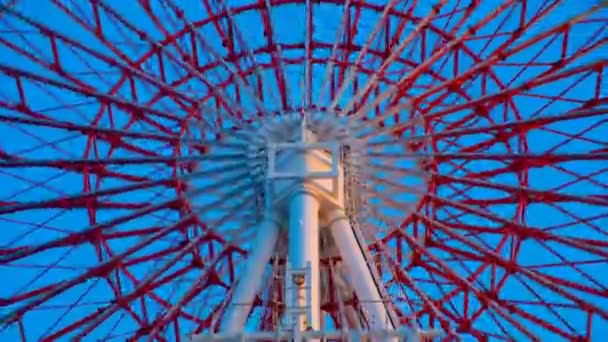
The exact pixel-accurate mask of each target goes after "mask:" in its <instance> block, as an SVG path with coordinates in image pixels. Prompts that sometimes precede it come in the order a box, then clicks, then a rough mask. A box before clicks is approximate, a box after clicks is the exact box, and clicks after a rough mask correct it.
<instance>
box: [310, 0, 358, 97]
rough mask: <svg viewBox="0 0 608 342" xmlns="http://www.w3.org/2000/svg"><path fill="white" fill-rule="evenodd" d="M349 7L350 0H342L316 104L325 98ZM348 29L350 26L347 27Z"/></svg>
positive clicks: (344, 29)
mask: <svg viewBox="0 0 608 342" xmlns="http://www.w3.org/2000/svg"><path fill="white" fill-rule="evenodd" d="M350 9H351V0H345V1H344V6H343V7H342V16H341V19H340V24H339V26H338V29H337V30H336V35H335V38H334V43H333V46H332V48H331V53H330V56H329V59H328V61H327V66H326V67H325V72H324V73H323V79H322V80H321V85H320V87H319V91H318V93H319V95H318V97H317V102H316V103H317V104H321V103H324V99H325V91H326V90H327V87H328V86H329V84H330V77H331V76H332V73H333V72H334V66H335V65H336V58H337V56H336V55H337V53H338V46H339V45H340V40H341V39H342V36H343V35H344V33H345V31H346V29H347V27H346V26H347V25H348V22H349V21H350V20H349V19H350ZM348 29H349V30H350V27H349V28H348Z"/></svg>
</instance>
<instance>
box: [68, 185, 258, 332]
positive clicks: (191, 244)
mask: <svg viewBox="0 0 608 342" xmlns="http://www.w3.org/2000/svg"><path fill="white" fill-rule="evenodd" d="M224 197H227V196H224ZM248 200H250V198H245V200H240V201H239V202H240V204H241V205H242V204H243V203H244V202H245V203H246V202H247V201H248ZM218 201H219V200H218ZM208 207H209V208H213V207H214V206H208ZM240 209H241V207H240V206H239V205H236V206H235V207H234V208H232V209H231V210H229V211H228V212H227V213H226V214H224V215H223V216H222V217H221V218H219V219H218V220H217V221H216V222H213V223H215V224H217V225H221V224H222V223H223V222H224V221H226V220H228V219H229V218H230V217H231V216H232V215H234V214H236V213H237V212H238V211H239V210H240ZM205 238H206V235H200V236H197V237H195V238H193V239H192V240H190V241H189V242H188V243H187V244H186V245H185V246H183V247H181V248H180V250H179V252H178V253H177V254H176V256H175V257H173V258H172V259H171V260H170V261H168V262H166V263H165V264H164V265H163V266H162V267H161V268H159V269H158V270H156V271H155V272H154V273H152V275H149V276H146V279H145V280H144V281H143V282H141V283H139V284H138V286H137V288H136V290H135V291H133V292H132V293H131V294H129V295H126V296H122V297H121V298H117V299H116V302H117V303H121V302H127V303H128V302H131V301H132V300H134V299H135V298H137V296H139V292H140V291H142V290H145V289H146V286H147V285H148V284H149V283H151V282H152V281H153V280H154V279H156V278H158V277H159V276H160V275H162V274H163V273H164V272H165V271H167V270H168V269H169V268H170V267H171V266H172V265H173V264H175V263H176V262H177V261H178V260H179V259H181V258H182V257H183V256H184V255H185V254H187V253H189V252H190V251H191V250H192V249H193V248H195V247H196V246H197V245H198V244H199V243H200V242H202V241H204V239H205ZM224 257H226V255H224V254H218V255H217V256H215V257H214V258H213V259H212V260H213V261H211V262H209V263H207V264H206V265H207V266H206V267H207V268H209V269H211V268H212V267H214V266H215V265H216V264H217V262H218V260H220V259H221V258H224ZM207 279H208V275H207V276H201V277H200V278H199V281H198V282H202V280H207ZM198 282H197V283H196V284H198ZM194 286H196V285H194ZM195 294H196V292H194V291H192V287H191V288H190V290H189V291H188V292H187V293H186V295H185V296H184V297H183V298H182V299H181V300H180V301H179V302H180V303H182V301H184V300H185V301H189V300H191V299H192V296H193V295H195ZM180 305H181V304H180ZM178 307H179V306H178ZM119 308H120V305H118V304H114V305H111V306H109V307H106V308H104V309H103V313H102V314H101V315H100V316H98V318H97V319H96V320H95V321H92V322H90V323H88V324H87V327H86V328H85V329H84V330H82V331H81V332H80V333H79V334H78V337H80V338H82V337H84V336H86V335H88V334H89V333H91V332H92V331H93V330H94V329H95V328H96V327H97V326H98V325H99V324H100V323H101V321H102V320H104V318H107V317H110V316H111V315H112V314H113V313H115V312H116V311H117V310H119ZM174 308H175V306H173V307H172V309H171V312H172V314H175V312H176V309H174ZM162 320H163V318H161V323H162ZM162 324H166V323H162ZM156 329H158V325H156V327H153V328H152V331H153V332H155V331H157V330H156ZM150 337H153V336H152V335H151V336H150Z"/></svg>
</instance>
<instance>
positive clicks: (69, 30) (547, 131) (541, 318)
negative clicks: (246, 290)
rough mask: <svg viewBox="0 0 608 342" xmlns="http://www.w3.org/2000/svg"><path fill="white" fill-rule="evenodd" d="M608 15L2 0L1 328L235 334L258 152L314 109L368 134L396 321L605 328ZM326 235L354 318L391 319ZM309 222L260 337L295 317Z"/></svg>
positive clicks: (344, 325) (121, 334) (363, 236)
mask: <svg viewBox="0 0 608 342" xmlns="http://www.w3.org/2000/svg"><path fill="white" fill-rule="evenodd" d="M607 29H608V13H607V12H606V2H605V1H599V0H587V1H576V0H547V1H540V0H539V1H536V0H437V1H434V2H433V3H430V2H428V1H420V0H389V1H384V0H383V1H380V0H358V1H354V0H346V1H334V0H319V1H317V0H315V1H312V0H259V1H256V0H231V1H226V0H201V1H183V0H182V1H179V0H157V1H149V0H137V1H130V2H120V1H119V2H114V1H109V0H89V1H86V0H82V1H76V0H74V1H69V0H39V1H33V0H4V1H0V85H1V86H0V221H1V223H0V279H1V280H2V286H0V323H1V324H0V340H3V341H4V340H6V341H19V340H21V341H26V340H27V341H31V340H36V341H37V340H42V341H55V340H71V339H75V340H84V341H88V340H104V341H106V340H107V341H112V340H118V341H124V340H131V341H135V340H138V341H139V340H159V341H180V340H184V339H185V338H186V336H193V335H205V336H209V335H210V334H212V333H213V334H221V333H222V331H221V330H222V324H224V323H223V322H225V317H226V316H227V315H228V314H227V313H228V312H229V310H230V307H231V306H230V305H231V299H232V298H233V295H234V294H235V291H236V290H235V289H236V287H237V284H238V280H239V279H241V278H242V275H243V274H247V272H252V269H246V268H245V267H244V265H245V264H246V263H247V260H251V256H252V254H254V253H256V251H255V250H252V248H251V246H252V243H253V242H252V241H254V239H255V237H256V236H257V235H258V232H259V230H260V226H261V224H260V223H261V222H263V221H264V217H265V216H264V213H265V212H264V210H262V209H260V208H265V207H266V205H267V202H268V201H269V199H268V196H267V191H266V189H264V188H263V187H264V179H265V178H266V175H267V173H266V171H267V170H264V167H263V165H264V160H265V159H264V158H265V155H266V152H265V150H263V149H261V150H256V152H255V153H256V154H255V156H254V157H252V153H251V151H250V150H249V149H248V148H249V147H251V146H254V147H256V148H262V147H264V146H266V143H267V141H265V140H264V134H260V133H259V132H267V131H264V129H267V128H265V127H267V126H273V125H274V127H283V126H281V125H282V124H281V125H279V124H276V125H275V123H276V122H284V121H288V118H294V117H299V116H302V115H309V116H310V118H311V122H317V123H322V124H319V125H318V127H316V128H315V132H316V134H319V135H323V134H325V136H327V137H330V136H331V137H333V138H335V139H336V140H339V139H338V138H337V137H342V136H341V135H338V134H334V133H335V132H333V131H332V129H333V128H335V129H336V130H340V129H344V131H346V132H348V133H349V134H350V136H349V139H351V140H352V142H353V143H357V144H359V145H357V146H356V147H355V145H350V144H346V143H344V141H341V145H342V147H343V146H345V145H348V146H350V153H351V154H355V155H356V158H360V160H364V162H360V163H359V165H360V167H359V168H358V169H357V168H355V169H357V172H358V175H357V177H359V181H360V182H361V184H360V186H359V187H358V188H357V189H356V191H355V188H354V187H353V186H347V187H346V188H347V189H346V190H347V191H346V193H345V194H346V197H347V198H348V199H350V200H353V201H354V202H357V201H358V203H356V205H355V204H353V205H351V206H350V207H349V206H347V209H349V208H351V209H352V208H356V210H354V209H353V210H352V212H349V213H348V214H349V215H348V216H349V218H350V226H352V227H356V229H354V230H355V231H357V232H358V233H357V234H360V236H359V237H358V238H359V239H360V240H361V241H363V242H364V243H363V248H362V253H365V254H366V255H367V256H366V258H367V259H366V260H367V261H366V262H369V261H372V262H373V263H372V267H371V268H372V270H371V271H372V273H374V277H375V278H377V280H378V282H379V283H381V284H380V286H379V287H380V288H379V290H378V293H380V294H381V297H382V298H383V299H382V300H383V301H384V300H386V303H387V305H388V306H390V308H391V310H392V313H391V314H392V315H394V316H395V317H396V318H395V320H396V321H397V323H396V324H395V325H396V326H395V327H394V328H395V329H393V330H391V331H392V332H393V333H399V332H401V331H403V332H404V334H405V332H411V331H419V330H420V331H427V332H433V333H435V332H437V333H438V337H436V339H442V340H458V339H464V340H469V339H471V340H477V341H488V340H498V341H500V340H517V341H520V340H521V341H526V340H543V341H560V340H563V341H591V340H598V339H599V340H601V338H603V337H604V336H608V328H607V327H608V309H607V308H608V300H607V299H606V298H608V277H607V276H606V272H605V270H606V269H607V267H608V242H607V241H608V231H607V228H606V227H608V185H606V184H607V183H608V178H607V177H608V140H607V138H606V137H607V136H608V134H606V133H607V129H606V127H607V126H608V97H607V96H608V95H607V94H608V93H607V91H606V89H607V87H608V83H607V82H606V79H607V77H608V76H607V74H606V70H607V64H608V60H607V59H606V56H607V55H608V53H607V51H608V50H607V47H606V43H607V42H608V40H607V38H606V32H607ZM324 120H325V121H324ZM323 127H326V128H329V130H328V131H327V132H322V129H323ZM338 128H340V129H338ZM332 134H333V135H332ZM346 159H348V158H346ZM344 160H345V158H343V159H342V162H343V164H344V168H345V169H346V170H347V171H348V172H347V173H348V174H349V176H348V177H347V178H349V177H351V175H352V173H349V172H351V171H352V168H351V166H350V165H349V164H350V163H348V162H344ZM251 165H257V166H260V167H261V168H260V169H256V170H254V169H253V168H252V167H251ZM349 179H350V178H349ZM348 182H349V180H348V179H347V183H348ZM262 194H263V196H262ZM321 230H322V229H321ZM323 234H324V233H323ZM323 234H321V235H322V236H321V240H323V241H324V242H323V243H326V244H327V247H323V248H322V249H323V250H324V252H323V253H321V255H322V257H321V260H320V265H319V274H320V283H321V291H320V301H321V304H320V312H321V318H322V320H323V322H324V327H323V329H319V331H321V330H325V333H327V334H328V335H325V336H330V337H328V338H330V339H334V340H336V339H337V340H339V339H341V338H342V337H343V336H344V334H346V332H348V333H350V332H351V330H352V332H353V333H361V332H365V331H368V330H369V329H370V327H369V326H368V325H369V322H367V321H366V319H365V318H366V317H365V315H366V313H365V312H363V311H362V310H361V307H362V305H361V303H360V302H359V301H358V296H357V293H353V291H352V290H350V289H352V288H353V287H352V286H351V285H352V283H350V282H352V279H349V276H348V272H347V271H346V267H345V265H344V260H342V259H341V256H340V255H339V253H337V252H335V251H334V250H333V247H332V246H333V244H335V241H332V240H331V238H328V237H327V236H324V235H323ZM288 239H289V237H288V234H287V233H286V230H285V229H283V228H281V229H279V230H278V232H277V235H276V240H277V244H276V245H277V246H278V247H277V248H276V250H273V253H271V255H270V256H269V261H268V263H262V264H260V265H259V266H260V270H261V271H262V274H263V276H262V281H261V287H260V289H259V291H255V295H254V300H253V301H252V302H249V303H245V304H246V305H250V306H251V312H248V313H247V315H248V317H247V320H246V321H247V322H246V324H245V326H244V328H245V329H244V330H245V332H246V333H251V334H254V333H258V334H261V335H259V336H270V335H272V334H276V333H277V331H281V329H280V322H281V321H282V319H283V315H284V312H285V305H286V301H285V298H284V282H285V279H284V278H285V277H284V275H285V274H286V272H287V271H286V264H287V259H288V254H289V253H288V251H287V250H288V247H287V246H288V243H287V241H288ZM259 240H260V241H262V242H263V241H264V239H259ZM323 246H325V245H323ZM371 330H373V329H371ZM317 332H318V331H313V333H317ZM304 333H305V332H304ZM317 338H318V336H317Z"/></svg>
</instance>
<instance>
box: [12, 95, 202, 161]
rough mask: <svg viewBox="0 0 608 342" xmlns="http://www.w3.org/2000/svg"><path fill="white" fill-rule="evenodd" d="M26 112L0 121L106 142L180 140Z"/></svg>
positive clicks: (164, 135)
mask: <svg viewBox="0 0 608 342" xmlns="http://www.w3.org/2000/svg"><path fill="white" fill-rule="evenodd" d="M0 107H4V108H6V109H11V108H8V106H6V107H5V106H3V105H2V103H0ZM11 110H12V109H11ZM28 112H30V113H24V114H25V115H27V117H19V116H13V115H3V114H0V121H2V122H6V123H9V124H19V125H31V126H35V127H47V128H53V129H57V130H65V131H67V132H77V133H80V134H83V135H87V134H93V135H95V138H96V139H100V140H103V141H107V142H111V141H112V138H113V137H118V138H130V139H142V140H154V141H158V142H163V143H167V144H171V143H177V142H179V141H180V137H179V136H176V135H166V134H157V133H154V132H139V131H133V130H128V129H120V128H108V127H100V126H91V125H83V124H78V123H76V122H71V121H63V120H56V119H54V118H50V117H48V116H46V115H44V114H42V111H33V110H32V111H29V110H28ZM182 141H183V140H182ZM198 142H199V143H200V140H198ZM7 159H8V158H7Z"/></svg>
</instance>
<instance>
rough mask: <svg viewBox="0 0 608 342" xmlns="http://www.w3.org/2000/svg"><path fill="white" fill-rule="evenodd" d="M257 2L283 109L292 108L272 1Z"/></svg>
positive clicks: (261, 0) (260, 0) (262, 0)
mask: <svg viewBox="0 0 608 342" xmlns="http://www.w3.org/2000/svg"><path fill="white" fill-rule="evenodd" d="M257 4H258V6H259V7H260V15H261V17H262V23H263V34H264V38H265V39H266V45H267V47H268V49H269V53H270V58H271V60H272V68H273V69H274V75H275V79H276V82H277V86H278V88H279V94H280V97H281V106H282V107H283V109H287V108H290V107H291V105H292V104H291V103H290V102H291V100H290V91H289V85H288V82H287V74H286V70H285V64H284V60H283V52H282V48H281V45H280V42H279V41H278V39H277V36H276V32H275V28H276V26H275V25H274V18H273V15H272V3H271V2H270V1H269V0H259V1H258V2H257Z"/></svg>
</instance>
